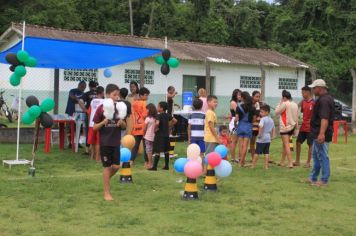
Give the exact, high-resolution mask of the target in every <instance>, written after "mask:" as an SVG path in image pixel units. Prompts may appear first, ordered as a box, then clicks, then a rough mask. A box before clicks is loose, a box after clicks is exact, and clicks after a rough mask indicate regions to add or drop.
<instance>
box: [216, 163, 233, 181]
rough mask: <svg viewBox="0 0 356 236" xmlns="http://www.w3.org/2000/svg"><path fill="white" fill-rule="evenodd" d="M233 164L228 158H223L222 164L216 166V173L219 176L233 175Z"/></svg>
mask: <svg viewBox="0 0 356 236" xmlns="http://www.w3.org/2000/svg"><path fill="white" fill-rule="evenodd" d="M231 172H232V165H231V164H230V162H228V161H227V160H222V161H221V162H220V165H218V166H216V167H215V174H216V176H219V177H222V178H223V177H228V176H229V175H231Z"/></svg>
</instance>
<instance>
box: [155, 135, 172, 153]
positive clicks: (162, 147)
mask: <svg viewBox="0 0 356 236" xmlns="http://www.w3.org/2000/svg"><path fill="white" fill-rule="evenodd" d="M169 147H170V142H169V137H162V136H155V139H154V141H153V153H160V152H169Z"/></svg>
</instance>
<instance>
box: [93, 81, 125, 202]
mask: <svg viewBox="0 0 356 236" xmlns="http://www.w3.org/2000/svg"><path fill="white" fill-rule="evenodd" d="M105 93H106V97H107V98H110V99H112V100H113V102H116V101H117V100H118V99H119V87H118V86H117V85H115V84H108V85H107V86H106V89H105ZM115 110H116V109H115ZM93 120H94V131H99V133H100V155H101V161H102V163H103V167H104V169H103V182H104V199H105V200H106V201H112V200H113V197H112V196H111V193H110V179H111V177H112V176H113V175H115V173H116V172H117V171H118V169H119V167H120V138H121V137H120V136H121V135H120V134H121V128H125V126H126V123H125V121H124V120H120V119H118V118H117V111H115V114H114V115H113V117H105V116H104V108H103V105H100V106H99V107H98V108H97V110H96V112H95V115H94V119H93Z"/></svg>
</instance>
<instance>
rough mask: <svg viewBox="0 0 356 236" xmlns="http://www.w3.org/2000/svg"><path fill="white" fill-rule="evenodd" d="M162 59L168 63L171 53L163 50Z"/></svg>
mask: <svg viewBox="0 0 356 236" xmlns="http://www.w3.org/2000/svg"><path fill="white" fill-rule="evenodd" d="M162 57H163V59H164V60H165V61H168V60H169V58H170V57H171V51H169V50H168V49H164V50H163V51H162Z"/></svg>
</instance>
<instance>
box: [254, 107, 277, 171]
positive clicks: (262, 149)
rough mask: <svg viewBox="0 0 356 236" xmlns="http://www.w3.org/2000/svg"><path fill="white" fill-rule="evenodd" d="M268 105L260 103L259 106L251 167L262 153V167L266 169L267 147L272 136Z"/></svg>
mask: <svg viewBox="0 0 356 236" xmlns="http://www.w3.org/2000/svg"><path fill="white" fill-rule="evenodd" d="M269 113H270V107H269V106H268V105H262V106H261V107H260V116H261V120H260V123H259V125H258V126H259V130H258V135H257V147H256V152H255V155H254V156H253V160H252V168H254V167H255V166H256V163H257V160H258V156H259V155H262V154H264V155H265V161H264V165H263V168H264V169H268V161H269V147H270V144H271V139H272V137H273V136H274V122H273V120H272V118H271V117H269Z"/></svg>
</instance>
